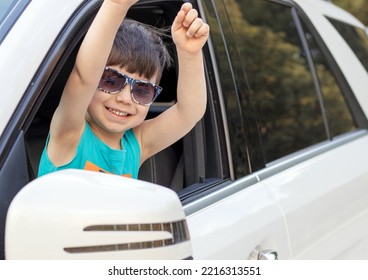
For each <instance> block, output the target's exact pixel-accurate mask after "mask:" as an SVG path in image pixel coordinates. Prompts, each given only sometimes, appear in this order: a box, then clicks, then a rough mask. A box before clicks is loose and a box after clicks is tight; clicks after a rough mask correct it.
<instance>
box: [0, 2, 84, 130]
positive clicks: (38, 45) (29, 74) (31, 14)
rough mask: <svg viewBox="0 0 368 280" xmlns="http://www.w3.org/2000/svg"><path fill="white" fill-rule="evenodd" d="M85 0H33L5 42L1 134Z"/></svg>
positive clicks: (0, 67) (0, 59) (0, 65)
mask: <svg viewBox="0 0 368 280" xmlns="http://www.w3.org/2000/svg"><path fill="white" fill-rule="evenodd" d="M82 2H83V1H82V0H67V1H63V2H61V1H56V2H55V1H47V0H37V1H31V3H30V4H29V5H28V6H27V8H26V9H25V11H24V12H23V14H22V16H21V17H20V18H19V20H18V21H17V22H16V23H15V25H14V26H13V28H12V29H11V31H10V32H9V33H8V35H7V36H6V38H5V39H4V41H3V42H2V44H1V52H0V77H6V83H5V82H3V83H2V90H1V92H0V98H1V100H2V109H1V110H0V135H1V133H2V131H3V130H4V129H5V127H6V125H7V124H8V122H9V120H10V119H11V117H12V115H13V112H14V110H15V108H16V107H17V105H18V103H19V102H20V100H21V98H22V97H23V94H24V92H25V91H26V90H27V88H28V87H31V86H32V78H33V76H34V74H35V73H36V72H37V70H38V67H39V66H40V64H41V63H42V61H43V60H44V59H45V56H46V54H47V52H48V51H49V49H50V47H51V46H52V44H53V43H54V41H55V39H56V38H57V36H58V34H59V33H60V31H61V30H62V29H63V26H64V25H65V23H66V22H67V20H68V18H70V17H71V16H72V14H73V13H74V12H75V10H76V9H77V7H78V6H79V5H80V4H81V3H82ZM45 10H46V11H47V10H49V11H53V12H50V13H45V12H44V11H45ZM35 26H37V29H35ZM15 50H16V52H15ZM15 53H16V56H15Z"/></svg>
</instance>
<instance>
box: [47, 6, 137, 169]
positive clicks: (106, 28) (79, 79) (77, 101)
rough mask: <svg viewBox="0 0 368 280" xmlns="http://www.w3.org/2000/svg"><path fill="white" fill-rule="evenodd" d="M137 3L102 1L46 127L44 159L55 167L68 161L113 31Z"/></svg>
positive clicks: (98, 78) (78, 137) (72, 152)
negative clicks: (46, 140) (46, 150)
mask: <svg viewBox="0 0 368 280" xmlns="http://www.w3.org/2000/svg"><path fill="white" fill-rule="evenodd" d="M135 2H137V0H105V1H104V2H103V3H102V6H101V8H100V10H99V11H98V13H97V15H96V17H95V19H94V21H93V23H92V25H91V26H90V28H89V30H88V32H87V34H86V36H85V38H84V40H83V42H82V44H81V46H80V49H79V51H78V54H77V57H76V61H75V65H74V68H73V70H72V72H71V74H70V76H69V79H68V81H67V83H66V85H65V88H64V91H63V94H62V97H61V100H60V104H59V106H58V108H57V109H56V111H55V114H54V116H53V119H52V122H51V127H50V141H49V145H48V156H49V158H50V159H51V161H52V162H53V163H54V164H55V165H61V164H65V163H67V162H68V161H70V160H71V159H72V157H73V156H74V153H75V149H76V147H77V145H78V142H79V139H80V136H81V134H82V132H83V128H84V124H85V116H86V112H87V108H88V105H89V103H90V102H91V99H92V97H93V95H94V94H95V92H96V88H97V85H98V82H99V80H100V78H101V75H102V72H103V69H104V66H105V64H106V61H107V59H108V56H109V54H110V51H111V48H112V45H113V42H114V38H115V35H116V33H117V30H118V28H119V26H120V24H121V22H122V20H123V19H124V17H125V15H126V13H127V11H128V9H129V8H130V7H131V6H132V5H133V4H134V3H135Z"/></svg>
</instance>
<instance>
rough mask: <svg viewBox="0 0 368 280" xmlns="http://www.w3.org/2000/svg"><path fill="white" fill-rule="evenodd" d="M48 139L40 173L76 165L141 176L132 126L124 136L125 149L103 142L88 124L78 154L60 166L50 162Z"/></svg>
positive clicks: (138, 148) (122, 143)
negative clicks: (111, 146) (112, 146)
mask: <svg viewBox="0 0 368 280" xmlns="http://www.w3.org/2000/svg"><path fill="white" fill-rule="evenodd" d="M48 141H49V136H48V138H47V141H46V145H45V148H44V150H43V152H42V155H41V160H40V166H39V169H38V176H42V175H45V174H47V173H50V172H54V171H58V170H62V169H68V168H74V169H84V170H92V171H98V172H106V173H113V174H117V175H123V176H127V177H131V178H138V171H139V165H140V156H141V155H140V153H141V152H140V147H139V144H138V141H137V138H136V137H135V135H134V132H133V130H132V129H129V130H127V131H126V132H125V133H124V136H123V138H122V139H121V146H122V147H123V148H122V150H115V149H111V148H110V147H109V146H108V145H106V144H105V143H104V142H102V141H101V140H100V139H99V138H98V137H97V136H96V135H95V134H94V133H93V132H92V130H91V127H90V126H89V124H88V123H86V125H85V129H84V131H83V134H82V137H81V139H80V142H79V145H78V147H77V151H76V155H75V157H74V158H73V159H72V160H71V161H70V162H69V163H68V164H65V165H62V166H58V167H56V166H55V165H54V164H53V163H52V162H51V161H50V159H49V157H48V155H47V145H48Z"/></svg>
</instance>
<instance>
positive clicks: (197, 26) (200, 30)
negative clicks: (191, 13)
mask: <svg viewBox="0 0 368 280" xmlns="http://www.w3.org/2000/svg"><path fill="white" fill-rule="evenodd" d="M208 32H209V26H208V25H207V24H205V23H204V22H203V20H202V19H200V18H196V19H195V20H194V21H193V22H192V23H191V24H190V26H189V28H188V30H187V32H186V35H187V36H188V37H200V36H205V35H208Z"/></svg>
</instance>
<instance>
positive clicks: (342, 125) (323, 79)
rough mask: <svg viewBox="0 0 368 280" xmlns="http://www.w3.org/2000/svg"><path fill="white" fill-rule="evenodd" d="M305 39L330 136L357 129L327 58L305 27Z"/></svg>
mask: <svg viewBox="0 0 368 280" xmlns="http://www.w3.org/2000/svg"><path fill="white" fill-rule="evenodd" d="M303 29H304V31H305V35H306V36H305V37H306V39H307V42H308V45H309V49H310V52H311V55H312V59H313V62H314V66H315V69H316V72H317V75H318V79H319V84H320V88H321V91H322V95H323V101H324V107H325V112H326V116H327V119H328V126H329V131H330V136H331V137H332V138H333V137H335V136H338V135H340V134H343V133H345V132H349V131H352V130H355V129H356V125H355V123H354V120H353V117H352V114H351V112H350V110H349V108H348V106H347V102H346V100H345V98H344V95H343V93H342V90H341V88H340V87H339V86H338V83H337V81H336V79H335V77H334V75H333V74H332V71H331V68H330V66H329V65H328V63H327V60H326V57H325V56H324V54H323V53H322V51H321V49H320V48H319V47H318V45H317V43H316V40H315V39H314V37H313V36H312V34H311V33H309V32H308V30H307V28H306V26H305V25H304V26H303Z"/></svg>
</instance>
